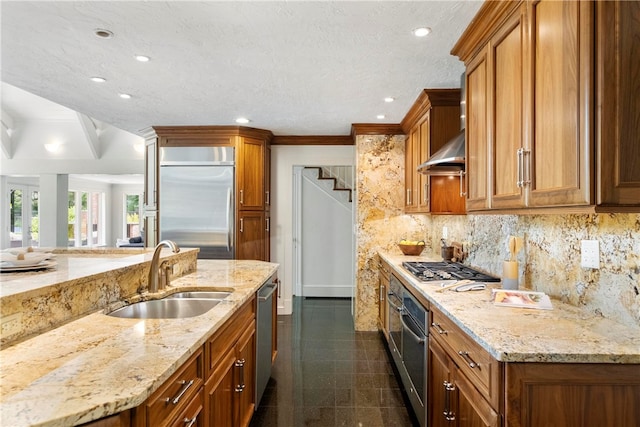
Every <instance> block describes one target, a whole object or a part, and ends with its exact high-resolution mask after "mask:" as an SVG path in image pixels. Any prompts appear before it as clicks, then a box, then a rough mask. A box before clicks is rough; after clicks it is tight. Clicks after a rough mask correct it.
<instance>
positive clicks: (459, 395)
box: [454, 369, 500, 427]
mask: <svg viewBox="0 0 640 427" xmlns="http://www.w3.org/2000/svg"><path fill="white" fill-rule="evenodd" d="M454 387H455V398H454V400H455V403H454V407H455V408H456V410H455V417H456V420H457V425H459V426H464V427H499V426H500V416H499V415H498V413H497V412H496V411H494V410H493V408H492V407H491V405H489V403H488V402H487V401H486V400H485V399H484V397H483V396H482V395H481V394H480V393H479V392H478V390H477V389H476V388H475V387H474V386H473V385H472V384H471V383H470V382H469V380H467V378H466V377H465V375H464V374H463V373H462V372H460V371H459V370H457V369H456V371H455V375H454Z"/></svg>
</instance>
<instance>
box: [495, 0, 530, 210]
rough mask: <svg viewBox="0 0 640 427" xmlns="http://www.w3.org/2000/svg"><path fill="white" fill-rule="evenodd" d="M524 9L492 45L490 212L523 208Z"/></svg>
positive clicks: (505, 26) (513, 18) (514, 17)
mask: <svg viewBox="0 0 640 427" xmlns="http://www.w3.org/2000/svg"><path fill="white" fill-rule="evenodd" d="M525 10H526V8H525V7H524V6H523V7H522V8H521V9H520V10H517V11H516V12H515V14H514V15H513V16H512V17H511V18H510V19H509V20H508V21H507V22H506V23H505V24H504V26H503V27H502V28H501V30H500V31H499V32H498V34H496V36H495V37H494V38H493V39H492V41H491V53H492V55H491V58H492V63H493V81H492V83H493V85H494V88H493V98H494V101H493V105H494V108H493V111H492V113H493V150H492V151H493V156H492V159H491V162H492V170H493V174H492V178H493V182H492V184H493V185H492V186H491V188H492V195H491V207H492V208H518V207H523V206H525V200H524V194H525V192H524V190H523V177H522V174H523V173H524V170H523V169H524V160H525V159H524V152H523V151H522V150H521V149H522V148H523V147H524V146H528V145H529V144H528V142H525V139H524V138H525V133H524V114H525V112H524V111H525V110H524V105H525V104H524V101H525V99H527V101H529V99H528V98H526V97H525V81H526V79H527V78H530V76H529V75H530V73H528V74H527V71H528V67H527V63H526V59H527V54H528V50H525V49H527V47H526V46H525V44H524V40H525V24H524V22H523V20H524V12H525Z"/></svg>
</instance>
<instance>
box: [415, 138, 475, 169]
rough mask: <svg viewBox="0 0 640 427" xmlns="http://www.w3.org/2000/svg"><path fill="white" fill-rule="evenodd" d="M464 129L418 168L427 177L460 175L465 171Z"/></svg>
mask: <svg viewBox="0 0 640 427" xmlns="http://www.w3.org/2000/svg"><path fill="white" fill-rule="evenodd" d="M464 160H465V156H464V129H463V130H462V131H461V132H460V133H459V134H458V135H457V136H455V137H454V138H452V139H451V140H449V142H447V143H446V144H445V145H444V146H443V147H442V148H441V149H440V150H438V151H437V152H436V153H435V154H434V155H433V156H431V157H430V158H429V160H427V161H426V162H424V163H422V164H421V165H420V166H418V172H420V173H421V174H425V175H460V172H461V171H463V170H464Z"/></svg>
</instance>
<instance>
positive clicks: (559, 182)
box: [452, 0, 640, 211]
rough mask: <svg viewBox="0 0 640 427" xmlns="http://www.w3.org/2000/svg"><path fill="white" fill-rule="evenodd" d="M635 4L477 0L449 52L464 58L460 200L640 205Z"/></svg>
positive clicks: (497, 205)
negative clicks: (477, 6) (474, 11)
mask: <svg viewBox="0 0 640 427" xmlns="http://www.w3.org/2000/svg"><path fill="white" fill-rule="evenodd" d="M639 8H640V6H639V3H638V2H624V1H621V2H613V1H610V2H591V1H563V2H558V1H552V0H542V1H522V2H516V1H514V2H485V4H484V5H483V6H482V8H481V9H480V11H479V12H478V15H477V16H476V19H475V20H474V21H473V23H472V25H471V26H470V27H469V28H467V30H466V31H465V33H464V34H463V36H462V38H461V39H460V40H459V41H458V43H457V44H456V46H455V47H454V49H453V51H452V53H453V54H455V55H457V56H459V57H460V58H461V59H462V60H463V61H464V62H465V64H466V68H467V74H466V84H467V187H468V188H467V193H468V195H467V210H469V211H481V210H489V209H494V210H495V209H502V210H512V209H514V210H515V209H520V210H521V209H523V208H561V209H567V210H568V209H572V210H585V211H589V210H591V211H593V210H596V211H640V141H639V138H640V101H638V99H637V97H636V96H633V94H634V93H637V92H638V90H639V89H640V83H639V81H640V79H638V78H634V77H633V76H632V74H633V73H629V70H635V69H638V67H640V59H639V58H640V45H639V44H638V43H637V41H635V44H634V39H635V40H637V39H638V37H639V35H640V25H638V24H639V21H640V13H639ZM594 70H595V73H594ZM625 70H626V71H625ZM594 208H595V209H594Z"/></svg>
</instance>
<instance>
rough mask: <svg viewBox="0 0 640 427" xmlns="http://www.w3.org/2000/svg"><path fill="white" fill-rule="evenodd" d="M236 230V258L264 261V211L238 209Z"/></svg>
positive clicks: (265, 223)
mask: <svg viewBox="0 0 640 427" xmlns="http://www.w3.org/2000/svg"><path fill="white" fill-rule="evenodd" d="M236 230H237V231H236V242H237V246H236V258H237V259H254V260H265V261H266V259H267V256H266V238H265V234H266V230H267V219H266V218H265V212H264V211H240V212H239V213H238V221H237V226H236Z"/></svg>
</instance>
